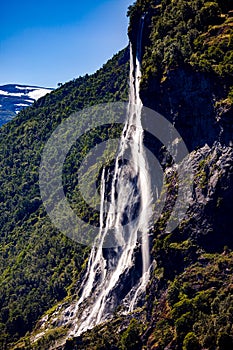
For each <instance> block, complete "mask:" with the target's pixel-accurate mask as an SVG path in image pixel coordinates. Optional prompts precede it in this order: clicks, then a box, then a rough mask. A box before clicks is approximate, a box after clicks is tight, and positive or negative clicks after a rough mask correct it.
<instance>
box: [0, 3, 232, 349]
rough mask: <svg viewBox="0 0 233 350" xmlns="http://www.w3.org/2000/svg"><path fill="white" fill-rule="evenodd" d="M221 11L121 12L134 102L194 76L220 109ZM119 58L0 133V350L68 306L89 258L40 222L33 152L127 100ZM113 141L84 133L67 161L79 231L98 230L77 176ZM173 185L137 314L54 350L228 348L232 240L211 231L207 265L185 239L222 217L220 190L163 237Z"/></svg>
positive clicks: (201, 182) (224, 82)
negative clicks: (69, 124)
mask: <svg viewBox="0 0 233 350" xmlns="http://www.w3.org/2000/svg"><path fill="white" fill-rule="evenodd" d="M231 10H233V2H232V0H221V1H220V0H213V1H205V0H193V1H184V0H161V1H155V0H138V1H137V2H136V3H135V4H134V5H133V6H131V7H130V8H129V13H128V14H129V16H130V26H129V35H130V38H131V40H132V42H133V43H135V40H136V36H137V29H138V23H139V19H140V17H141V15H142V13H146V18H145V21H146V26H145V33H144V37H143V48H144V55H143V62H142V69H143V77H142V84H141V88H142V90H143V91H144V93H145V94H146V92H148V90H147V89H148V86H151V85H150V84H151V82H152V83H153V82H154V81H156V82H159V84H161V85H162V84H163V82H165V81H166V79H167V77H168V75H169V72H171V71H172V70H175V69H179V67H181V66H182V68H185V69H187V70H189V71H190V70H192V71H195V72H200V76H201V75H209V76H211V77H212V79H213V81H214V82H219V81H221V86H224V92H223V93H222V100H221V101H213V105H214V104H215V107H217V106H218V105H221V106H222V105H224V106H225V105H227V106H228V105H229V106H230V105H231V104H232V103H233V32H232V28H233V18H232V12H230V11H231ZM128 51H129V50H128V49H126V50H123V51H122V52H120V53H119V54H118V55H116V56H115V57H114V58H113V59H112V60H110V61H109V62H108V63H107V64H106V65H104V66H103V68H102V69H100V70H99V71H98V72H97V73H95V74H93V75H91V76H88V75H86V76H85V77H82V78H81V77H80V78H78V79H76V80H74V81H71V82H69V83H67V84H65V85H63V86H61V87H60V88H59V89H58V90H56V91H54V92H53V93H51V94H49V95H47V96H45V97H44V98H42V99H40V100H39V101H38V102H36V103H35V104H34V106H33V107H31V108H28V109H27V110H24V111H23V112H21V113H20V114H19V116H18V117H17V118H16V119H15V120H14V121H12V122H11V123H9V124H7V125H6V126H4V127H3V128H2V129H0V152H1V160H0V182H1V192H0V206H1V216H0V227H1V231H0V232H1V243H0V251H1V256H0V276H1V277H0V334H1V335H0V345H1V347H2V349H4V350H5V349H7V348H10V345H9V343H13V342H16V341H17V340H18V339H19V338H20V337H23V336H25V334H26V332H30V331H31V330H32V329H33V327H34V326H35V324H36V321H37V320H38V319H39V317H41V315H43V314H44V313H46V311H47V310H49V309H50V308H51V307H55V308H56V306H57V305H59V303H60V302H61V301H62V300H68V299H69V300H71V299H72V298H73V297H75V296H74V294H75V293H76V284H77V281H78V279H79V278H80V273H81V271H82V270H83V268H84V266H85V263H86V261H87V258H88V252H89V249H88V248H85V247H81V246H80V245H78V244H75V243H74V242H71V241H69V240H68V239H67V238H66V237H64V236H63V235H62V234H61V233H59V232H57V231H56V229H54V227H53V226H52V224H51V222H50V221H49V220H48V218H47V216H46V213H45V210H44V208H43V206H42V203H41V199H40V193H39V187H38V167H39V164H40V157H41V152H42V150H43V147H44V144H45V142H46V141H47V140H48V138H49V136H50V135H51V133H52V132H53V130H54V129H55V128H56V127H57V126H58V125H59V124H60V123H61V121H62V120H64V119H66V118H68V117H69V115H70V114H71V113H72V112H75V111H79V110H81V109H82V108H84V107H87V106H93V105H96V104H97V103H102V102H111V101H122V100H123V101H124V100H127V93H128V91H127V90H128V88H127V86H128V82H127V81H128V71H129V64H128V58H129V57H128ZM188 98H189V96H188ZM191 126H192V125H191V124H190V125H189V127H191ZM81 127H82V125H80V128H81ZM119 132H120V128H113V129H112V130H111V129H110V130H106V129H104V128H102V129H101V128H100V129H98V130H95V132H91V133H87V134H86V135H84V136H83V137H82V138H80V140H79V142H77V144H76V145H75V147H73V148H72V149H71V151H70V152H69V154H68V156H67V159H66V162H65V165H64V174H63V175H64V178H63V180H64V188H65V192H66V194H67V198H68V199H69V201H70V204H71V206H72V207H73V209H74V210H75V211H76V212H77V213H78V215H79V216H81V217H83V218H84V219H85V220H87V221H88V222H92V223H96V222H98V213H94V215H92V214H91V213H90V212H89V208H88V207H87V206H85V205H84V203H83V200H82V198H81V196H80V194H79V189H78V182H77V176H76V174H77V170H78V168H79V165H80V163H81V161H82V159H83V158H84V157H85V155H86V154H87V153H88V152H89V150H90V149H91V148H92V147H93V145H96V144H97V143H98V142H101V141H103V140H105V139H106V137H115V136H117V135H119ZM228 161H229V162H230V159H228ZM213 163H214V164H212V165H211V166H210V165H209V161H208V159H206V158H205V159H202V160H200V162H199V165H198V164H196V165H197V167H196V174H195V181H194V182H195V185H196V188H198V190H200V191H199V192H200V194H203V196H204V195H205V194H206V192H207V190H208V184H209V179H210V170H211V169H212V168H211V167H214V166H216V164H215V161H213ZM110 166H111V164H109V167H110ZM218 166H219V165H218ZM220 167H221V164H220ZM87 176H90V173H89V174H87ZM88 179H89V178H88ZM175 180H176V176H175V174H172V175H171V176H170V178H169V179H168V183H167V184H166V189H167V199H166V206H165V209H164V212H163V213H162V215H161V217H160V219H159V221H158V222H157V225H156V227H155V228H154V229H153V232H152V233H154V237H153V239H154V240H153V249H152V254H153V256H154V258H155V260H156V262H157V266H156V268H155V271H154V274H153V278H152V279H151V281H150V284H149V286H148V288H147V298H146V304H145V305H144V307H143V308H142V309H140V310H139V311H138V310H137V311H135V312H134V313H132V314H130V315H128V316H122V315H121V316H119V315H115V317H114V318H113V320H112V321H111V322H107V323H106V324H104V325H100V326H97V327H95V328H94V329H93V330H90V331H88V332H86V333H85V334H84V335H82V337H81V339H80V338H74V339H68V340H67V341H66V345H65V346H64V349H66V350H69V349H72V350H74V349H79V348H82V349H88V350H89V349H93V350H94V349H96V350H97V349H98V350H100V349H101V350H123V349H141V348H143V347H144V348H148V349H154V350H155V349H156V350H164V349H166V348H171V349H174V350H181V349H182V350H198V349H208V350H228V349H229V350H230V349H232V348H233V332H232V329H233V316H232V315H233V297H232V291H233V284H232V273H233V259H232V258H233V253H232V252H231V249H232V244H231V245H229V248H227V247H225V248H224V249H223V245H225V244H228V242H229V241H230V240H231V242H230V243H232V238H231V236H230V238H229V237H227V240H226V237H225V236H224V235H226V233H225V232H219V238H218V239H216V242H211V243H214V244H213V245H212V250H211V254H207V249H206V250H205V248H206V246H207V245H208V240H207V244H206V246H205V247H204V244H202V243H203V242H202V241H201V239H200V235H201V234H202V233H199V232H198V233H197V234H196V235H195V233H194V231H195V230H194V229H195V224H196V222H195V220H196V221H202V220H203V223H202V226H201V229H202V228H203V229H205V227H204V226H205V223H207V224H208V220H212V219H213V220H214V219H215V218H214V214H215V213H216V212H217V210H219V211H220V212H221V210H225V209H224V208H225V207H226V204H224V203H226V201H225V198H224V195H223V193H222V189H221V188H218V189H217V191H216V198H214V200H213V201H210V202H209V203H207V204H206V205H205V204H203V203H198V199H197V201H196V202H195V203H194V205H193V207H191V209H190V212H189V214H190V216H189V217H186V218H185V220H184V221H183V222H182V223H181V225H180V226H179V228H177V229H176V230H175V231H174V232H173V233H172V234H171V233H167V232H165V227H166V222H167V220H168V218H169V216H170V212H171V204H172V203H173V202H174V199H175V196H176V192H177V188H176V185H175V182H176V181H175ZM230 180H231V177H226V178H225V180H223V182H222V183H220V184H223V185H224V188H228V187H230V184H229V182H230ZM91 181H95V180H93V179H91V176H90V181H89V183H88V185H89V184H90V185H91ZM98 181H99V179H98ZM98 181H97V182H98ZM228 200H229V199H228ZM199 204H200V206H201V205H202V206H203V207H205V206H206V207H207V205H209V207H208V208H209V212H208V211H206V212H204V211H203V212H201V209H200V206H199V207H198V205H199ZM211 205H212V207H211ZM224 205H225V207H224ZM195 206H196V207H195ZM222 208H223V209H222ZM211 210H212V211H211ZM208 215H209V216H208ZM195 216H196V218H195ZM196 226H197V227H198V228H199V226H198V225H196ZM219 226H220V225H219ZM198 235H199V236H198ZM202 236H204V235H202ZM214 237H216V235H215V236H214ZM202 238H203V237H202ZM203 240H204V238H203ZM225 241H226V242H227V243H225ZM217 252H218V253H217ZM53 310H54V308H53ZM47 312H48V311H47ZM50 312H52V310H51V309H50ZM64 332H65V330H64V329H62V328H57V329H54V330H51V331H49V332H48V333H47V334H46V335H45V337H43V338H41V339H40V340H39V341H38V342H37V343H35V344H33V345H32V344H31V343H30V334H29V333H27V334H26V336H25V337H24V338H21V340H20V342H19V343H18V345H17V346H18V348H21V349H27V350H29V349H35V350H36V349H46V348H49V345H51V344H52V343H53V342H55V340H56V339H57V338H59V337H60V336H61V335H63V334H64ZM34 334H35V332H34V333H33V335H34Z"/></svg>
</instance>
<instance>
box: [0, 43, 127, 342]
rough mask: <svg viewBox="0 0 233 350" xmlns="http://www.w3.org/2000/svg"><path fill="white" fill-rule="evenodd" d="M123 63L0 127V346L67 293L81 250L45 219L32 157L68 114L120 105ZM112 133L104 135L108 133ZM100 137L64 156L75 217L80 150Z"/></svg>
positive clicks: (123, 56)
mask: <svg viewBox="0 0 233 350" xmlns="http://www.w3.org/2000/svg"><path fill="white" fill-rule="evenodd" d="M128 59H129V56H128V49H125V50H123V51H121V52H120V53H119V54H117V55H116V56H114V57H113V59H111V60H109V61H108V63H107V64H105V65H104V66H103V68H101V69H100V70H99V71H97V72H96V73H95V74H93V75H90V76H89V75H86V76H85V77H83V78H81V77H80V78H78V79H75V80H73V81H71V82H69V83H67V84H65V85H63V86H62V87H60V88H59V89H58V90H55V91H54V92H52V93H51V94H49V95H47V96H45V97H43V98H41V99H40V100H38V101H37V102H36V103H35V104H34V105H33V106H32V107H30V108H28V109H26V110H24V111H22V112H21V113H20V114H19V115H18V116H17V117H16V118H15V119H14V120H13V121H12V122H10V123H8V124H6V125H5V126H3V127H2V128H1V129H0V153H1V159H0V183H1V191H0V210H1V215H0V235H1V240H0V348H1V349H6V348H7V347H8V346H7V344H8V343H10V342H11V343H12V342H14V341H16V340H17V339H18V338H19V337H22V336H23V335H24V334H25V333H26V332H27V331H31V330H32V328H33V327H34V326H35V323H36V321H37V320H38V318H39V317H40V316H42V315H43V313H44V312H45V311H46V310H48V309H49V308H50V307H51V306H53V305H54V304H56V303H58V302H59V301H61V300H62V299H64V298H70V297H71V296H72V295H73V294H74V293H75V285H76V283H77V280H78V278H79V274H80V271H81V270H82V267H83V262H84V261H85V259H86V258H87V257H88V252H89V248H85V247H82V246H80V245H79V244H77V243H75V242H73V241H70V240H69V239H68V238H66V237H65V236H63V235H62V234H61V233H60V232H58V231H57V230H56V229H55V228H54V227H53V225H52V224H51V222H50V220H49V218H48V217H47V216H46V213H45V209H44V207H43V205H42V203H41V199H40V191H39V186H38V176H39V174H38V169H39V164H40V157H41V153H42V150H43V147H44V144H45V142H46V141H47V140H48V138H49V137H50V135H51V133H52V132H53V130H54V129H55V128H56V127H57V126H58V125H59V124H60V122H61V121H62V120H63V119H65V118H67V117H69V116H70V114H71V113H72V112H75V111H78V110H80V109H82V108H84V107H87V106H90V105H95V104H99V103H103V102H109V101H119V100H127V97H128V91H127V90H128V68H129V66H128ZM80 123H81V122H80ZM81 127H82V125H80V128H81ZM116 132H117V131H114V130H113V131H110V133H111V135H110V136H112V137H114V135H115V134H116ZM118 132H119V131H118ZM104 137H106V132H104V131H103V130H100V131H99V133H95V135H90V134H89V135H86V139H85V140H81V141H80V144H77V147H76V148H75V147H73V149H72V150H71V152H70V153H69V155H68V157H67V159H66V162H65V165H64V185H65V188H66V192H67V196H68V197H69V198H70V200H71V202H72V205H73V207H74V208H75V209H78V210H79V212H81V211H82V208H80V206H79V207H77V204H75V203H77V202H80V201H78V199H77V195H76V197H75V199H74V200H73V201H72V198H73V197H72V190H73V189H75V187H76V185H77V176H76V175H75V174H76V171H77V167H78V164H79V161H80V159H81V158H82V157H83V156H84V155H85V152H87V151H88V149H90V148H91V146H93V144H95V143H96V142H98V140H99V141H101V140H102V139H103V138H104ZM84 143H85V146H86V147H85V151H84V150H83V149H84ZM83 210H84V209H83ZM81 214H82V213H81ZM81 214H80V215H81ZM97 219H98V218H97Z"/></svg>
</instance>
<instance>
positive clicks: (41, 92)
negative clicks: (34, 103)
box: [27, 89, 52, 100]
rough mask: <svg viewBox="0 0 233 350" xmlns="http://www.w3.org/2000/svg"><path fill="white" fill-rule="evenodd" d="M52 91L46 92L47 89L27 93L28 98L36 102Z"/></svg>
mask: <svg viewBox="0 0 233 350" xmlns="http://www.w3.org/2000/svg"><path fill="white" fill-rule="evenodd" d="M51 91H52V90H48V89H35V90H33V91H30V92H28V94H27V95H28V97H30V98H32V99H34V100H38V99H39V98H41V97H43V96H45V95H46V94H48V93H49V92H51Z"/></svg>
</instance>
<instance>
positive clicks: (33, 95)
mask: <svg viewBox="0 0 233 350" xmlns="http://www.w3.org/2000/svg"><path fill="white" fill-rule="evenodd" d="M51 91H53V89H49V88H42V87H38V86H26V85H17V84H8V85H2V86H0V126H1V125H3V124H5V123H6V122H8V121H9V120H11V119H12V118H13V117H15V116H16V114H18V113H19V112H20V111H21V110H22V109H23V108H25V107H28V106H31V105H32V104H33V103H34V102H35V101H37V100H38V99H39V98H40V97H42V96H44V95H46V94H48V93H49V92H51Z"/></svg>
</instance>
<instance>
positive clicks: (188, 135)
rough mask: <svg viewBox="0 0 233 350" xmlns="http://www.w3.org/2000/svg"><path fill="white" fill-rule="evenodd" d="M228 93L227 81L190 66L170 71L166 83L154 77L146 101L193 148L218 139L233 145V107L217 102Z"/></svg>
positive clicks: (227, 144) (146, 94) (145, 97)
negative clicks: (219, 105)
mask: <svg viewBox="0 0 233 350" xmlns="http://www.w3.org/2000/svg"><path fill="white" fill-rule="evenodd" d="M225 94H226V93H225V92H224V84H223V82H222V81H221V80H220V79H217V78H216V76H212V75H211V74H207V73H201V72H195V71H194V70H193V69H192V68H191V67H188V66H186V67H181V68H178V69H175V70H172V71H169V72H168V74H167V77H166V79H165V81H163V82H160V81H159V80H158V79H150V80H149V85H148V88H147V89H146V90H143V91H142V100H143V103H144V105H145V106H148V107H150V108H151V109H154V110H156V111H158V112H159V113H161V114H162V115H163V116H164V117H166V118H167V119H168V120H170V121H171V122H173V123H174V125H175V127H176V128H177V130H178V131H179V133H180V134H181V136H182V138H183V139H184V141H185V143H186V145H187V147H188V149H189V151H192V150H194V149H195V148H196V147H203V146H204V145H205V144H208V145H209V146H211V145H213V143H214V142H215V141H219V142H220V143H221V144H223V145H226V146H229V145H232V141H233V121H232V115H233V109H232V107H229V106H225V108H224V106H221V107H218V103H217V102H218V101H221V100H222V99H224V97H225Z"/></svg>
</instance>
